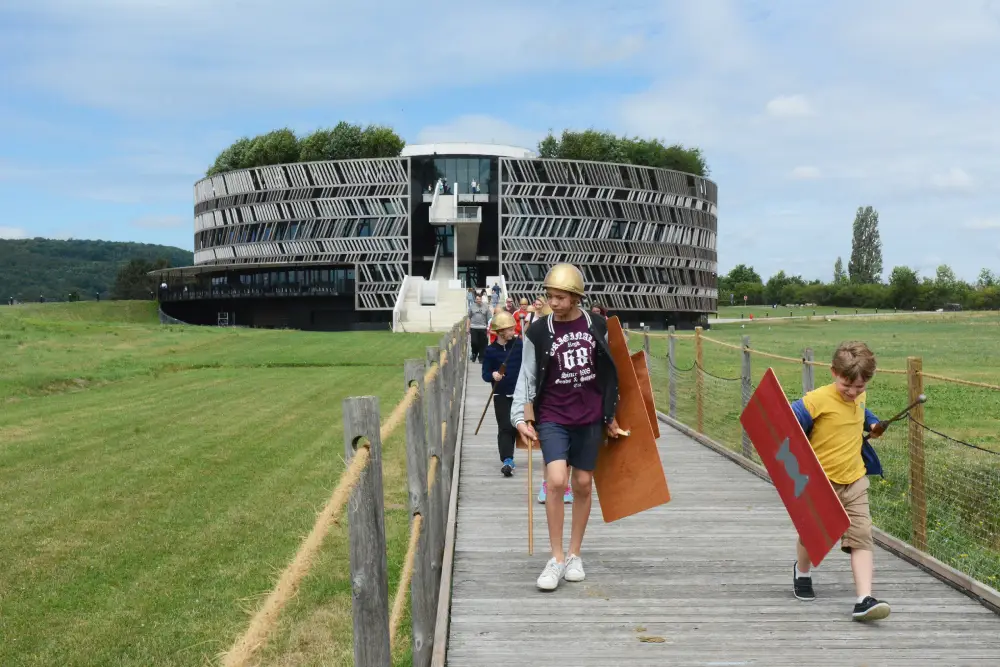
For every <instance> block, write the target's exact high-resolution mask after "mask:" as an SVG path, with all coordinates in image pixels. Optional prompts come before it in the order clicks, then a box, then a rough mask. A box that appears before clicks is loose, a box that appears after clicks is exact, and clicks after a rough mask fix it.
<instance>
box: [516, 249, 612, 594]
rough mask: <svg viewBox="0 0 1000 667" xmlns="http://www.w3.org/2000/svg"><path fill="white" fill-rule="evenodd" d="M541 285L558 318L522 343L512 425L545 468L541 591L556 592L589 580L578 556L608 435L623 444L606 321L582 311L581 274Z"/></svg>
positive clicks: (540, 324)
mask: <svg viewBox="0 0 1000 667" xmlns="http://www.w3.org/2000/svg"><path fill="white" fill-rule="evenodd" d="M542 284H543V286H544V287H545V289H546V291H547V296H548V306H549V307H550V308H551V309H552V314H551V315H546V316H544V317H542V318H541V319H539V320H538V321H536V322H535V323H534V324H533V325H532V326H531V327H529V328H528V330H527V332H526V334H525V336H524V349H523V351H522V358H521V370H520V372H519V373H518V377H517V384H516V386H515V389H514V397H513V402H512V405H511V413H510V420H511V423H512V424H513V425H514V427H515V428H516V429H517V431H518V432H519V433H520V434H521V436H522V437H524V438H525V439H526V440H529V441H534V440H538V441H540V445H541V450H542V458H543V460H544V462H545V481H546V482H547V483H548V490H549V492H548V494H547V497H546V501H545V515H546V519H547V521H548V528H549V543H550V546H551V550H552V557H551V558H550V559H549V561H548V563H546V565H545V569H544V570H543V571H542V573H541V575H540V576H539V577H538V581H537V582H536V583H537V586H538V588H540V589H541V590H548V591H550V590H555V589H556V588H557V587H558V586H559V582H560V580H562V579H566V581H574V582H575V581H583V579H584V577H585V574H584V570H583V560H582V559H581V558H580V548H581V546H582V544H583V535H584V533H585V532H586V529H587V521H588V520H589V518H590V507H591V500H592V499H591V490H592V488H593V471H594V468H595V467H596V465H597V452H598V449H599V448H600V446H601V445H602V444H603V443H604V438H605V435H608V436H610V437H612V438H617V437H618V423H617V422H616V421H615V410H616V408H617V407H618V372H617V369H616V368H615V364H614V360H613V359H612V357H611V350H610V349H609V347H608V327H607V320H605V319H604V318H603V317H601V316H600V315H593V314H591V313H588V312H586V311H584V310H581V308H580V301H581V299H582V298H583V296H584V281H583V273H582V272H581V271H580V269H578V268H577V267H575V266H573V265H572V264H557V265H556V266H554V267H552V269H551V270H550V271H549V273H548V275H546V276H545V281H544V282H543V283H542ZM532 422H534V424H535V425H537V430H536V428H535V425H533V424H532ZM529 455H530V450H529ZM569 468H572V479H569V477H570V475H569V473H568V469H569ZM567 484H570V485H571V486H572V489H573V518H572V528H571V533H570V542H569V555H568V557H567V555H566V553H565V552H564V551H563V523H564V518H565V506H564V505H563V493H564V491H565V489H566V486H567Z"/></svg>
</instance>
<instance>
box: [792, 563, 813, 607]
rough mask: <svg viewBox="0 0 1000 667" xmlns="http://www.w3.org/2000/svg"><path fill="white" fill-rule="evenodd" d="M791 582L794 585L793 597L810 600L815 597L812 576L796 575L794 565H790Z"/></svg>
mask: <svg viewBox="0 0 1000 667" xmlns="http://www.w3.org/2000/svg"><path fill="white" fill-rule="evenodd" d="M792 584H793V585H794V587H795V597H797V598H798V599H799V600H805V601H806V602H812V601H813V600H815V599H816V594H815V593H813V580H812V577H811V576H810V577H800V576H798V574H797V569H796V566H795V565H792Z"/></svg>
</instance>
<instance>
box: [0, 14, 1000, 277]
mask: <svg viewBox="0 0 1000 667" xmlns="http://www.w3.org/2000/svg"><path fill="white" fill-rule="evenodd" d="M997 63H1000V1H997V0H950V1H949V2H940V0H933V1H931V0H868V1H867V2H865V1H861V0H838V1H837V2H819V1H818V0H816V1H813V0H801V1H793V0H784V1H779V0H774V1H773V2H765V1H763V0H744V1H737V0H700V2H691V1H690V0H688V1H685V2H679V1H673V0H670V1H662V2H652V1H646V0H637V1H634V2H621V3H611V2H599V1H597V0H580V1H578V2H569V1H565V2H563V1H558V2H542V1H540V0H539V1H536V2H522V1H520V0H513V1H511V0H507V1H505V2H502V3H501V2H492V3H480V2H474V1H470V2H462V3H455V2H437V1H434V0H431V1H427V2H417V3H414V2H396V1H394V0H383V1H382V2H370V1H369V2H354V1H353V0H337V1H336V2H329V1H327V2H323V1H321V0H282V1H281V2H273V1H267V0H87V1H86V2H85V1H84V0H5V1H4V2H3V3H2V5H0V92H2V94H0V202H2V204H3V206H2V208H0V211H2V217H0V236H2V237H24V236H29V237H30V236H46V237H56V238H69V237H73V238H102V239H112V240H134V241H145V242H152V243H166V244H171V245H177V246H180V247H184V248H189V249H190V248H191V247H192V242H193V231H192V227H193V222H192V199H193V194H192V189H193V188H192V186H193V183H194V182H195V181H196V180H197V179H198V178H199V177H201V176H202V175H203V174H204V170H205V168H206V167H207V166H208V165H209V164H211V162H212V161H213V159H214V157H215V155H216V154H217V153H218V152H219V150H221V149H222V148H224V147H225V146H227V145H228V144H229V143H230V142H231V141H232V140H233V139H235V138H237V137H239V136H242V135H250V136H252V135H254V134H257V133H260V132H265V131H268V130H270V129H274V128H277V127H284V126H287V127H291V128H292V129H294V130H295V131H296V132H303V133H304V132H308V131H310V130H312V129H315V128H317V127H327V126H332V125H334V124H336V123H337V122H338V121H340V120H344V119H346V120H349V121H352V122H360V123H368V122H376V123H387V124H390V125H392V126H393V127H395V128H396V130H397V131H398V132H399V133H400V134H401V135H402V136H403V138H404V139H406V140H407V142H409V143H418V142H424V141H434V140H439V141H444V140H467V141H495V142H498V143H513V144H518V145H525V146H528V147H534V146H535V144H536V143H537V141H538V139H539V138H541V137H542V136H544V134H545V133H546V132H547V131H548V130H549V129H550V128H551V129H554V130H556V131H559V130H561V129H562V128H564V127H570V128H574V129H584V128H588V127H595V128H600V129H610V130H612V131H615V132H618V133H628V134H639V135H643V136H649V137H659V138H661V139H662V140H665V141H667V142H670V143H674V142H679V143H682V144H684V145H693V146H699V147H701V148H702V149H703V150H704V152H705V154H706V157H707V159H708V162H709V165H710V168H711V171H712V174H711V177H712V178H713V180H715V181H716V182H717V183H718V184H719V190H720V192H719V199H720V201H719V241H718V250H719V264H720V272H723V273H724V272H726V271H728V270H729V269H730V268H732V267H733V266H734V265H736V264H738V263H747V264H751V265H753V266H754V267H756V268H757V270H758V271H759V272H760V273H761V274H762V275H763V276H764V277H765V278H766V277H767V276H769V275H770V274H772V273H774V272H776V271H777V270H779V269H785V270H786V271H788V272H790V273H794V274H799V275H802V276H804V277H805V278H808V279H811V278H821V279H824V280H829V279H830V278H831V276H832V270H833V263H834V261H835V260H836V258H837V256H838V255H841V256H843V258H844V261H845V263H846V261H847V258H848V256H849V254H850V243H851V222H852V220H853V218H854V212H855V211H856V209H857V207H859V206H864V205H872V206H874V207H875V208H876V209H877V210H878V211H879V215H880V229H881V235H882V243H883V256H884V265H885V271H884V276H886V277H887V276H888V273H889V271H890V270H891V268H892V267H893V266H895V265H901V264H905V265H908V266H911V267H913V268H915V269H917V270H918V271H920V272H921V273H923V274H925V275H931V274H933V272H934V269H935V268H936V267H937V265H938V264H940V263H948V264H949V265H951V267H952V268H953V269H954V270H955V272H956V274H958V276H959V277H961V278H964V279H967V280H974V279H975V277H976V275H977V274H978V272H979V270H980V269H981V268H982V267H990V268H992V269H993V270H1000V65H998V64H997Z"/></svg>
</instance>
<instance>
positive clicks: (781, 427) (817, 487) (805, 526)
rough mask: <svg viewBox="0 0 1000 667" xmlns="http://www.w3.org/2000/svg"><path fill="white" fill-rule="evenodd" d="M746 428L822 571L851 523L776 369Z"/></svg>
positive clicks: (749, 409) (755, 399) (756, 396)
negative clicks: (832, 550)
mask: <svg viewBox="0 0 1000 667" xmlns="http://www.w3.org/2000/svg"><path fill="white" fill-rule="evenodd" d="M740 423H741V424H743V428H744V429H745V430H746V432H747V435H748V436H749V437H750V441H751V442H752V443H753V446H754V447H755V448H756V449H757V453H758V454H760V458H761V460H762V461H763V462H764V467H765V468H767V472H768V473H769V474H770V476H771V481H772V482H773V483H774V487H775V489H777V491H778V496H780V497H781V501H782V502H783V503H784V504H785V509H787V510H788V515H789V516H790V517H791V519H792V523H793V524H794V525H795V530H797V531H798V533H799V538H800V539H801V540H802V544H803V546H805V548H806V551H808V552H809V561H810V562H811V563H812V564H813V566H816V565H819V564H820V563H821V562H822V561H823V559H824V558H825V557H826V555H827V554H828V553H830V549H832V548H833V546H834V545H835V544H836V543H837V541H838V540H839V539H840V538H841V536H842V535H843V534H844V533H845V532H846V531H847V529H848V527H849V526H850V525H851V519H850V517H848V516H847V512H846V511H845V510H844V506H843V505H842V504H841V502H840V498H838V497H837V493H836V492H835V491H834V490H833V485H832V484H830V480H829V479H827V477H826V473H824V472H823V466H821V465H820V462H819V459H818V458H816V453H815V452H813V449H812V446H811V445H810V444H809V440H808V438H806V434H805V432H804V431H803V430H802V427H801V426H800V425H799V422H798V420H796V419H795V413H794V412H792V406H791V405H790V404H789V403H788V399H787V398H785V392H784V391H782V389H781V384H780V383H779V382H778V378H777V376H775V374H774V371H773V370H772V369H770V368H768V369H767V372H766V373H764V377H763V379H761V381H760V385H758V387H757V389H756V391H754V393H753V396H751V397H750V402H749V403H747V406H746V408H744V409H743V413H742V414H741V415H740Z"/></svg>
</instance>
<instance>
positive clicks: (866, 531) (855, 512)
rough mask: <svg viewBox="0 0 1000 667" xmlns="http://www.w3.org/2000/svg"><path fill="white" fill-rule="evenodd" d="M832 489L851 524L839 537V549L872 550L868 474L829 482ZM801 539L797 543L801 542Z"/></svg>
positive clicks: (846, 551) (847, 550) (869, 482)
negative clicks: (844, 480)
mask: <svg viewBox="0 0 1000 667" xmlns="http://www.w3.org/2000/svg"><path fill="white" fill-rule="evenodd" d="M830 484H831V485H832V486H833V490H834V491H835V492H836V493H837V497H838V498H840V502H841V504H842V505H843V506H844V509H845V510H847V516H848V517H850V519H851V525H850V527H848V529H847V532H846V533H844V535H843V537H841V538H840V549H841V551H844V552H845V553H851V549H861V550H863V551H874V550H875V541H874V540H873V539H872V515H871V511H870V509H869V507H868V487H869V486H871V481H870V480H869V479H868V476H867V475H866V476H864V477H862V478H861V479H859V480H857V481H855V482H852V483H850V484H837V483H836V482H830ZM801 543H802V542H801V540H800V541H799V544H801Z"/></svg>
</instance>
